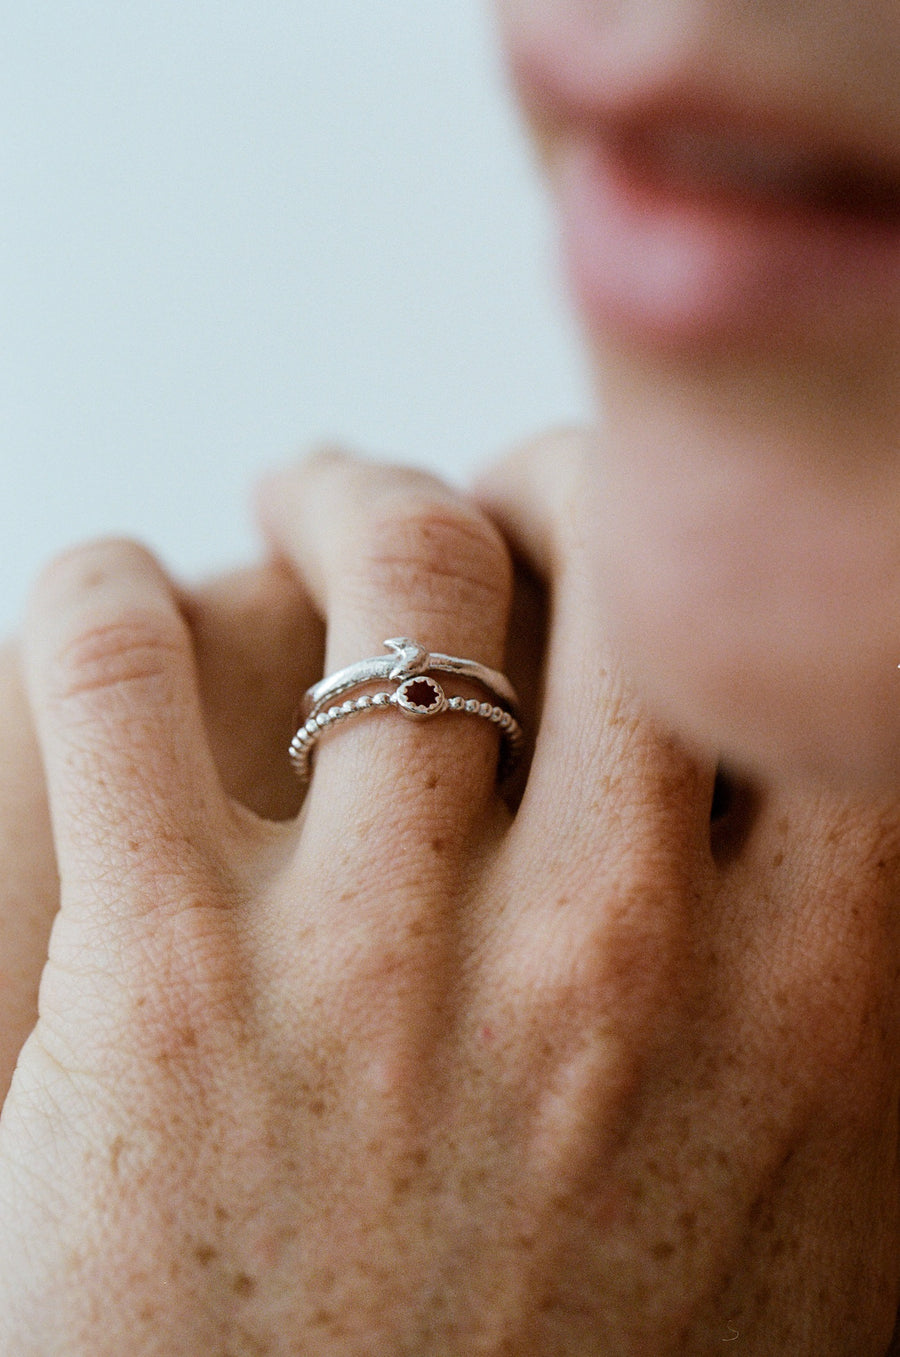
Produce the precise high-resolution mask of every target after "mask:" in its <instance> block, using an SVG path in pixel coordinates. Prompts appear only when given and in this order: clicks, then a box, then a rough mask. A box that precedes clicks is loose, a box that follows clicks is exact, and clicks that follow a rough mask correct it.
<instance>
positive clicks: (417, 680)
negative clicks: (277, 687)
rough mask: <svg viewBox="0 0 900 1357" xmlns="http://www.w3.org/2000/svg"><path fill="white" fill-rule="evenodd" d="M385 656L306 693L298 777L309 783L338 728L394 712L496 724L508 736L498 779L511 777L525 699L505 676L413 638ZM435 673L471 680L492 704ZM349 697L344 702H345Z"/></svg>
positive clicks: (297, 739) (295, 756)
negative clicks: (318, 753)
mask: <svg viewBox="0 0 900 1357" xmlns="http://www.w3.org/2000/svg"><path fill="white" fill-rule="evenodd" d="M384 646H385V650H386V651H387V652H388V653H387V654H385V655H375V656H373V657H372V658H371V659H368V660H358V661H357V663H356V664H351V665H347V667H346V668H345V669H339V670H337V672H336V673H334V674H330V675H328V676H327V677H326V678H323V679H321V680H320V681H319V682H318V683H315V684H313V686H312V687H311V688H309V689H308V690H307V692H306V695H305V697H304V700H303V707H302V712H303V716H304V718H305V719H304V722H303V724H302V725H301V726H300V729H299V730H298V731H297V733H296V734H295V736H294V738H293V739H292V740H291V745H290V759H291V762H292V764H293V766H294V770H295V772H296V773H297V776H298V777H299V778H300V779H301V780H302V781H304V782H307V781H308V780H309V777H310V774H311V770H312V755H313V751H314V749H315V747H316V745H317V744H318V742H319V740H320V739H321V738H322V736H323V735H324V734H325V732H326V731H328V730H330V729H331V727H332V726H336V725H340V724H341V723H342V722H344V721H347V720H350V719H352V718H353V717H354V716H359V715H362V714H364V713H366V712H373V711H381V710H383V709H391V708H392V709H394V710H396V711H399V712H400V713H401V714H402V715H403V716H405V717H408V718H409V719H411V720H414V721H428V720H431V719H432V718H433V717H436V716H441V715H444V714H445V713H452V712H456V713H460V714H462V715H466V716H478V717H480V718H481V719H482V720H483V721H488V722H490V723H491V724H492V725H495V726H496V727H497V729H498V731H499V732H500V735H501V737H502V745H501V753H500V762H499V765H498V777H499V778H500V779H504V778H506V777H508V776H509V774H510V773H511V772H512V770H513V768H514V767H515V765H516V763H517V762H518V760H519V757H520V755H521V752H522V746H523V744H524V737H523V734H522V727H521V726H520V725H519V721H518V713H519V700H518V697H517V695H516V691H515V689H514V688H513V686H512V684H511V683H510V681H509V679H508V678H506V676H505V675H504V674H501V673H499V672H498V671H497V670H496V669H489V668H488V667H487V665H483V664H478V663H477V662H476V661H475V660H462V659H459V658H457V657H456V656H454V655H443V654H441V653H439V652H434V653H431V652H429V651H427V650H426V649H425V648H424V646H421V645H419V643H418V642H417V641H413V640H411V639H410V638H409V637H408V636H395V637H392V638H391V639H390V640H387V641H385V643H384ZM433 674H441V675H442V676H443V675H444V674H450V675H452V676H456V677H459V678H465V679H469V680H470V681H472V682H474V683H477V684H479V685H480V687H482V688H483V689H484V690H485V692H486V694H487V696H488V697H489V698H490V699H491V700H490V701H485V702H479V701H478V700H477V699H475V698H465V697H461V696H448V695H447V693H446V692H445V691H444V688H443V687H442V685H441V684H440V683H439V682H438V681H437V680H436V679H435V678H433V677H432V675H433ZM385 682H388V683H389V682H393V683H396V685H397V686H396V687H395V688H394V689H393V690H392V691H390V692H376V693H371V692H366V693H363V694H362V695H361V696H359V697H356V698H353V697H350V696H345V695H347V694H350V693H352V692H353V691H354V690H358V689H359V688H362V687H367V686H368V685H369V684H372V683H385ZM342 697H343V698H344V699H345V700H344V701H343V702H339V701H338V699H339V698H342Z"/></svg>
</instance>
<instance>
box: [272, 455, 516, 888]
mask: <svg viewBox="0 0 900 1357" xmlns="http://www.w3.org/2000/svg"><path fill="white" fill-rule="evenodd" d="M259 508H260V516H261V519H262V523H263V527H264V530H265V532H266V535H267V537H268V539H269V541H270V543H271V544H272V546H273V547H274V549H275V550H276V552H277V553H278V554H280V555H282V556H285V557H287V558H288V559H289V560H290V561H291V563H292V564H293V565H294V566H295V568H297V569H298V570H299V573H300V575H301V577H302V579H303V581H304V583H305V584H306V586H307V588H308V589H309V591H310V593H311V594H312V596H313V598H314V599H315V601H316V603H317V605H318V607H319V609H320V610H321V612H322V614H323V615H324V616H325V618H326V619H327V633H326V672H327V673H332V672H333V671H335V670H337V669H339V668H342V667H344V666H346V665H348V664H352V663H354V662H356V661H358V660H361V659H363V658H367V657H369V656H375V655H378V654H379V653H380V652H383V651H384V641H385V638H386V637H396V636H406V637H411V638H413V639H414V640H415V641H417V642H419V643H420V644H421V645H422V646H423V647H425V649H426V650H428V651H435V652H443V653H449V654H451V655H456V656H460V657H463V658H465V659H467V660H475V661H477V662H478V663H480V664H482V665H486V666H488V667H489V668H492V669H498V668H501V667H502V663H503V652H504V647H505V640H506V626H507V616H508V610H509V604H510V597H511V591H512V571H511V566H510V561H509V557H508V553H507V550H506V547H505V545H504V543H503V541H502V539H501V537H500V535H499V533H498V532H497V530H496V529H495V528H494V527H493V526H492V525H491V524H490V523H489V521H488V520H487V518H486V516H484V515H482V514H481V513H480V512H479V511H478V510H477V509H474V508H473V507H472V506H471V505H470V504H469V503H467V502H466V501H465V500H464V499H463V498H462V496H460V495H458V494H457V493H456V492H455V491H453V490H452V489H450V488H449V487H447V486H445V485H443V484H442V483H441V482H440V481H438V480H437V479H435V478H434V477H431V476H429V475H426V474H425V473H422V472H418V471H412V470H409V469H400V468H389V467H383V466H376V465H373V464H369V463H365V462H361V461H357V460H355V459H352V458H350V457H348V456H346V455H344V454H340V453H335V452H328V453H321V454H319V455H318V456H316V457H314V458H312V459H310V460H309V461H308V462H307V463H306V464H305V465H303V466H302V467H300V468H297V469H293V470H291V471H288V472H284V473H280V474H278V475H276V476H275V477H272V478H270V479H269V480H267V481H266V482H265V484H264V485H263V487H262V489H261V491H260V495H259ZM437 678H438V680H439V681H440V684H441V687H442V688H443V689H444V691H445V692H446V696H447V697H448V698H450V697H452V696H457V695H458V696H463V697H466V698H474V697H478V698H479V699H480V700H487V696H488V695H487V694H485V693H484V692H482V691H480V689H479V687H478V685H473V684H472V682H471V680H465V679H462V678H458V677H456V676H450V675H446V676H444V675H440V674H438V675H437ZM394 687H395V684H394V683H392V682H389V681H388V682H385V681H381V682H378V683H375V684H373V685H367V689H364V690H363V691H368V692H369V693H371V692H372V691H373V689H374V691H391V690H392V689H393V688H394ZM355 696H357V694H356V692H354V691H351V692H348V693H345V694H341V696H340V698H338V699H337V701H338V702H342V701H344V700H345V699H351V698H354V697H355ZM491 701H493V699H491ZM497 754H498V732H497V729H496V727H495V726H494V725H492V723H491V722H490V721H488V720H485V719H481V718H476V717H473V716H472V715H470V714H462V713H457V712H453V711H449V712H445V713H442V714H441V715H439V716H438V718H437V719H434V720H426V721H416V720H406V719H404V717H403V715H402V714H401V713H400V712H399V711H398V710H397V709H396V708H394V707H391V708H388V709H386V710H383V711H382V710H377V709H375V710H369V711H365V712H360V713H357V714H355V715H354V716H353V717H352V718H351V719H348V720H347V721H346V722H345V723H342V724H341V727H340V729H339V730H327V731H325V732H323V735H322V738H321V740H319V741H317V746H316V751H315V774H314V777H313V787H312V790H311V794H310V796H309V798H308V806H307V809H306V815H305V826H306V828H307V832H309V833H310V834H312V833H313V826H314V825H315V824H316V823H318V821H319V820H320V819H321V820H322V823H323V828H325V827H326V826H327V827H328V828H329V829H330V831H331V832H330V841H331V843H332V845H333V846H334V843H335V836H334V806H335V805H336V804H337V805H340V807H341V824H342V826H343V827H344V829H345V833H344V835H343V836H342V840H341V841H342V842H343V843H345V844H349V843H351V842H352V840H353V838H354V837H355V834H357V833H359V834H362V836H364V837H365V839H366V843H367V857H368V859H369V861H370V862H371V854H372V845H373V843H376V842H381V843H383V844H384V845H385V846H386V848H387V850H388V851H389V854H390V857H391V859H392V870H394V871H395V870H396V867H397V863H398V861H399V860H400V859H403V860H404V861H406V862H409V863H413V864H415V865H416V867H417V868H418V869H419V870H421V867H422V857H421V852H419V851H416V852H412V853H410V852H409V849H410V847H411V836H412V840H413V842H414V843H415V844H416V845H422V844H427V845H430V846H431V848H432V851H433V852H434V851H436V852H437V854H438V856H446V857H448V858H450V859H453V858H454V857H455V856H456V854H455V852H454V851H453V850H454V847H456V846H458V845H459V843H460V842H461V841H463V840H465V839H466V838H467V836H468V835H469V834H470V833H471V831H472V829H473V827H474V825H475V824H476V823H478V821H479V820H482V819H483V817H484V813H485V810H486V807H487V806H488V804H489V803H490V801H491V799H492V797H493V792H494V784H495V779H496V768H497ZM376 828H377V829H378V830H379V831H380V832H378V833H375V834H373V832H372V831H373V829H376ZM398 836H399V839H398ZM400 845H402V848H403V852H399V851H398V847H399V846H400Z"/></svg>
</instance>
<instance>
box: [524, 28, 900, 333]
mask: <svg viewBox="0 0 900 1357" xmlns="http://www.w3.org/2000/svg"><path fill="white" fill-rule="evenodd" d="M551 55H552V54H551ZM573 60H574V58H573V56H572V50H568V51H567V52H566V53H565V54H564V58H560V56H559V53H558V52H557V53H556V57H555V58H554V59H552V60H551V59H549V58H547V56H546V54H543V55H541V54H540V53H538V54H537V56H536V57H535V54H534V53H533V52H531V53H527V54H525V57H524V58H522V57H521V55H520V57H519V58H517V57H516V55H515V53H514V57H513V77H514V82H515V84H516V86H517V90H518V93H519V97H520V101H521V102H522V104H523V107H524V109H525V112H526V115H527V116H528V119H529V121H530V122H531V124H532V126H533V127H534V129H535V132H536V136H537V140H538V144H539V145H540V146H541V148H542V149H543V151H544V155H545V158H546V162H547V166H548V169H549V177H550V182H551V185H552V187H553V190H554V194H555V196H556V198H557V203H558V207H559V211H560V218H561V227H562V239H563V250H564V258H565V263H566V270H567V273H568V276H569V280H570V284H571V286H572V291H573V293H574V296H575V299H576V302H577V303H578V305H579V307H580V309H581V311H582V313H583V316H584V319H585V321H586V323H587V326H588V329H589V330H591V331H594V332H596V333H597V335H598V337H601V338H602V337H603V336H604V335H608V334H613V335H615V334H621V335H623V336H624V337H625V338H627V339H630V340H637V341H638V342H639V343H645V344H646V343H651V344H653V345H659V344H661V345H663V346H665V347H678V346H682V347H683V346H685V345H688V346H690V347H691V349H692V350H694V351H696V349H697V348H698V347H704V346H707V345H710V344H712V345H720V344H722V343H731V342H734V341H737V342H745V341H747V340H748V339H749V340H750V341H752V342H753V343H758V342H759V341H760V340H761V339H762V338H767V339H772V338H773V337H776V336H778V335H780V334H786V333H787V332H790V333H791V334H792V336H793V338H794V339H796V338H797V336H798V334H799V333H803V334H806V335H807V336H809V335H815V336H816V337H817V338H822V337H825V338H826V339H827V341H828V342H829V343H834V342H838V343H841V344H843V343H846V342H849V341H850V340H851V338H852V339H855V340H858V339H859V338H860V336H863V337H865V335H866V334H868V335H875V334H877V333H879V332H880V331H883V329H884V326H886V325H889V326H893V328H894V330H895V331H896V329H897V321H898V317H900V160H898V158H897V155H896V146H893V147H889V148H888V150H887V151H886V150H885V147H884V146H883V145H875V144H874V143H873V144H866V143H865V142H864V141H860V140H859V139H858V138H857V139H856V140H854V136H853V135H851V133H850V132H849V131H848V130H847V129H848V127H849V128H855V127H856V126H857V121H855V120H854V119H853V118H852V117H850V116H849V115H847V116H846V117H845V118H844V120H843V124H844V125H843V126H841V125H840V122H839V120H838V119H837V118H836V117H834V118H833V119H832V120H831V121H830V122H829V124H828V126H825V125H824V124H823V123H822V122H821V121H816V119H815V118H814V117H811V116H810V117H806V116H804V114H802V113H801V112H800V111H798V110H797V109H796V108H795V107H792V106H790V105H789V104H788V103H786V102H785V101H784V100H781V102H780V103H779V101H778V99H777V98H775V97H773V98H772V99H770V100H769V101H768V102H767V101H766V100H765V99H763V98H762V97H761V96H760V95H758V94H757V95H756V96H755V100H751V99H750V98H749V97H743V96H742V94H741V91H740V90H738V89H737V88H734V87H732V88H730V89H726V88H725V87H724V86H723V85H722V83H721V82H720V84H719V86H718V87H716V88H715V89H714V88H712V87H711V86H710V87H707V88H703V86H702V83H701V82H696V83H694V84H691V83H690V82H689V81H688V80H687V78H686V77H684V76H683V75H682V76H680V77H678V78H676V77H675V76H674V75H670V77H669V78H666V77H665V76H661V75H660V74H659V72H657V74H656V76H655V77H654V78H653V79H652V80H650V81H648V82H645V83H641V81H640V80H637V81H635V82H634V83H633V84H631V85H629V83H628V79H627V78H626V77H624V76H621V75H620V78H618V80H617V79H615V78H613V77H612V76H611V75H610V74H609V72H606V74H605V77H604V78H603V79H601V78H600V76H599V75H597V73H594V74H593V75H591V74H590V73H587V74H586V73H584V72H581V71H578V70H576V69H574V68H573V65H572V62H573ZM626 74H627V73H626Z"/></svg>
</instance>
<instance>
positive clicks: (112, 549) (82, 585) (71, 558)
mask: <svg viewBox="0 0 900 1357" xmlns="http://www.w3.org/2000/svg"><path fill="white" fill-rule="evenodd" d="M148 568H151V569H156V568H157V567H156V562H155V561H154V558H153V556H152V555H151V554H150V552H149V551H147V549H146V548H145V547H142V546H141V545H140V543H138V542H132V541H130V540H129V539H128V538H119V537H104V538H98V539H97V540H95V541H92V542H82V543H79V544H78V545H77V546H74V547H69V548H68V549H67V550H65V551H61V552H60V553H59V554H58V555H57V556H55V557H54V558H53V559H52V560H51V561H50V563H49V564H48V565H46V566H45V567H44V569H43V570H42V572H41V574H40V575H39V576H38V581H37V585H36V586H35V595H36V598H37V602H38V604H39V605H40V604H50V603H53V602H57V601H59V600H66V599H68V598H71V597H73V596H77V595H79V594H84V593H92V592H96V591H97V590H98V589H99V588H101V587H102V586H103V585H105V584H107V583H109V581H110V580H115V579H118V578H120V577H121V576H122V575H123V574H134V573H135V572H136V571H146V570H147V569H148Z"/></svg>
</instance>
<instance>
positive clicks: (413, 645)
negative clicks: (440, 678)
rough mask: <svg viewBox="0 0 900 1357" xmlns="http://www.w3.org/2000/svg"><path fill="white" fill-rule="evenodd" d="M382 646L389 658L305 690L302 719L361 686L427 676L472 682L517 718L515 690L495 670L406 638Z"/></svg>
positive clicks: (372, 661)
mask: <svg viewBox="0 0 900 1357" xmlns="http://www.w3.org/2000/svg"><path fill="white" fill-rule="evenodd" d="M384 645H385V649H386V650H389V651H391V652H392V653H391V654H389V655H375V656H373V657H372V658H371V659H368V660H358V661H357V663H356V664H350V665H347V667H346V669H339V670H338V671H337V673H335V674H330V675H329V676H328V677H327V678H323V679H320V681H319V682H318V683H315V684H313V686H312V687H311V688H309V689H307V692H306V696H305V697H304V700H303V708H302V711H303V715H304V717H306V718H307V719H308V718H310V717H313V716H317V715H318V714H319V712H321V711H323V710H324V709H325V708H327V707H330V706H332V705H333V704H334V702H335V699H336V698H338V697H342V696H343V694H344V693H347V692H349V691H350V689H351V688H359V687H361V686H362V685H363V684H364V683H373V682H375V683H379V682H384V680H386V679H394V680H396V681H397V682H398V683H403V682H404V680H406V679H410V678H414V677H415V676H417V675H419V674H429V673H436V674H456V675H458V676H459V677H460V678H467V679H473V680H474V681H475V682H476V683H479V684H481V686H482V688H484V689H485V690H486V691H487V692H488V693H489V694H490V696H491V697H492V698H493V699H494V702H495V703H497V704H499V705H502V706H504V707H506V708H507V709H508V710H509V711H510V712H512V714H513V715H514V716H515V715H517V714H518V710H519V699H518V697H517V696H516V690H515V689H514V688H513V686H512V684H511V683H510V681H509V679H508V678H506V676H505V675H504V674H501V673H499V672H498V671H497V670H496V669H489V668H488V666H487V665H486V664H478V663H476V661H475V660H460V659H458V658H457V657H456V656H455V655H441V654H439V653H435V654H429V652H428V651H427V650H426V649H425V647H424V646H421V645H419V643H418V641H412V640H410V638H409V637H408V636H394V637H392V638H391V639H390V640H388V641H385V643H384Z"/></svg>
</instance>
